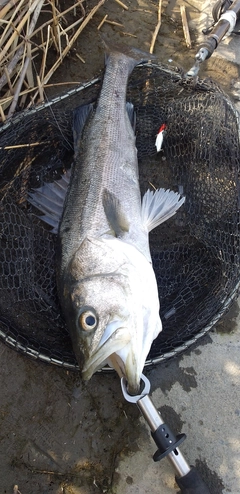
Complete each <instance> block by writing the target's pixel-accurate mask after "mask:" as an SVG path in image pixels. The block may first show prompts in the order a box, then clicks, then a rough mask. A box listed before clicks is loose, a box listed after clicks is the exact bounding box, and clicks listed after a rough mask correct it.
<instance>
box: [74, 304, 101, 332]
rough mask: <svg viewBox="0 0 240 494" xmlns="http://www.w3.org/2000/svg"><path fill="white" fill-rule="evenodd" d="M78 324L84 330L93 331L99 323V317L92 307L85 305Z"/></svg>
mask: <svg viewBox="0 0 240 494" xmlns="http://www.w3.org/2000/svg"><path fill="white" fill-rule="evenodd" d="M78 324H79V326H80V329H82V330H83V331H93V330H94V329H96V327H97V325H98V317H97V314H96V312H95V310H94V309H93V308H92V307H83V308H82V309H81V311H80V314H79V316H78Z"/></svg>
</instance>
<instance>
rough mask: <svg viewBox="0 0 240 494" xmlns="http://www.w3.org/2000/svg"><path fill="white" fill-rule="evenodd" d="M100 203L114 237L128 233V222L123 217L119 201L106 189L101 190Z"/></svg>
mask: <svg viewBox="0 0 240 494" xmlns="http://www.w3.org/2000/svg"><path fill="white" fill-rule="evenodd" d="M102 203H103V208H104V211H105V215H106V218H107V220H108V223H109V226H110V228H111V230H112V231H113V235H114V236H115V237H122V236H123V235H124V233H126V232H128V231H129V222H128V220H127V218H126V216H125V215H124V213H123V211H122V207H121V203H120V201H119V199H118V198H117V197H116V196H115V195H114V194H113V193H112V192H110V191H109V190H108V189H104V190H103V195H102Z"/></svg>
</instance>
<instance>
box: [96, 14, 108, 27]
mask: <svg viewBox="0 0 240 494" xmlns="http://www.w3.org/2000/svg"><path fill="white" fill-rule="evenodd" d="M107 18H108V14H106V15H105V16H104V17H103V19H102V20H101V22H100V24H98V27H97V29H98V31H99V30H100V29H101V27H102V26H103V24H104V22H105V21H106V19H107Z"/></svg>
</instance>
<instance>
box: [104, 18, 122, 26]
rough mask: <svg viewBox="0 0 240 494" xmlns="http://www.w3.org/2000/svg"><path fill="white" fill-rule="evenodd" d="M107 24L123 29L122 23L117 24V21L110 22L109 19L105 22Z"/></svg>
mask: <svg viewBox="0 0 240 494" xmlns="http://www.w3.org/2000/svg"><path fill="white" fill-rule="evenodd" d="M105 22H106V23H107V24H112V26H120V27H123V24H120V22H115V21H109V20H108V19H106V21H105Z"/></svg>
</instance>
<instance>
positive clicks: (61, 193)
mask: <svg viewBox="0 0 240 494" xmlns="http://www.w3.org/2000/svg"><path fill="white" fill-rule="evenodd" d="M70 176H71V168H70V169H69V170H67V172H66V173H65V174H64V175H63V176H62V178H60V179H59V180H55V181H54V182H49V183H45V184H43V185H42V186H41V187H39V188H38V189H33V191H32V192H29V193H28V202H29V203H30V204H32V206H34V207H35V208H37V209H39V211H41V213H43V216H40V218H41V220H42V221H44V222H45V223H47V224H48V225H50V226H52V227H53V228H52V233H57V232H58V226H59V222H60V219H61V217H62V211H63V205H64V201H65V197H66V192H67V188H68V184H69V181H70Z"/></svg>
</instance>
